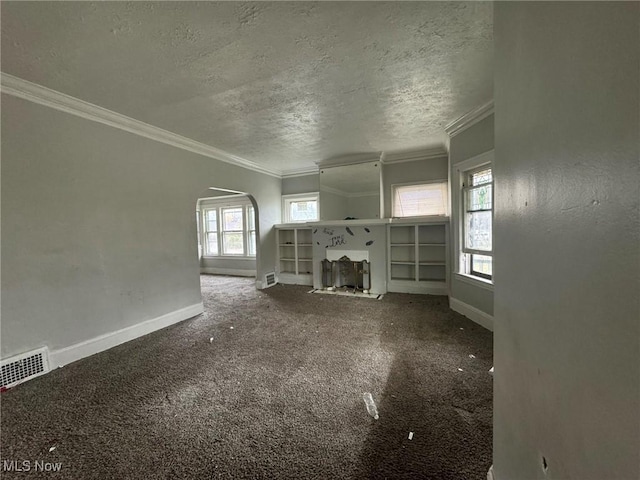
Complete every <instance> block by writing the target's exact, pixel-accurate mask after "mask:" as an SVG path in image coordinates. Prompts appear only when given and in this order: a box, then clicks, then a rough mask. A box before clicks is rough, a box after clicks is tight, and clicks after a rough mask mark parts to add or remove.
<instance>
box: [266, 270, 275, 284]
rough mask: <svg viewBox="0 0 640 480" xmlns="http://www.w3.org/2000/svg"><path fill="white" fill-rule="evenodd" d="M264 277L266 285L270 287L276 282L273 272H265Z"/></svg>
mask: <svg viewBox="0 0 640 480" xmlns="http://www.w3.org/2000/svg"><path fill="white" fill-rule="evenodd" d="M264 279H265V280H266V281H267V287H270V286H272V285H275V284H276V274H275V273H273V272H272V273H267V274H266V275H265V276H264Z"/></svg>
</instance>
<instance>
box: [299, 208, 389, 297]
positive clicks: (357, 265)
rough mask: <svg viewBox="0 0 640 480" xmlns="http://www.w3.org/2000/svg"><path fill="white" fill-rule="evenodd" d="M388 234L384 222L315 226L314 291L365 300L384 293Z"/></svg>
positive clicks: (348, 222) (356, 222) (385, 289)
mask: <svg viewBox="0 0 640 480" xmlns="http://www.w3.org/2000/svg"><path fill="white" fill-rule="evenodd" d="M386 233H387V229H386V226H385V223H384V221H382V220H377V221H374V220H366V221H365V220H345V221H342V222H341V221H335V222H331V223H329V222H326V223H325V222H323V223H320V224H317V225H316V226H314V227H313V230H312V243H313V247H312V248H313V288H314V291H315V292H317V293H338V294H344V295H351V296H356V297H366V298H378V297H379V296H381V295H383V294H385V293H386V292H387V266H386V253H387V246H386ZM372 272H373V276H372ZM364 291H368V293H364Z"/></svg>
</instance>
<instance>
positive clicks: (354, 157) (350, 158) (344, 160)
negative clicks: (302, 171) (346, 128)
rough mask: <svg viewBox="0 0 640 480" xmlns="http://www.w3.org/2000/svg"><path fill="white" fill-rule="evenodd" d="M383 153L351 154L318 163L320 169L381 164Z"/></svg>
mask: <svg viewBox="0 0 640 480" xmlns="http://www.w3.org/2000/svg"><path fill="white" fill-rule="evenodd" d="M382 157H383V152H366V153H350V154H347V155H340V156H337V157H332V158H328V159H326V160H322V161H320V162H318V167H319V169H323V168H330V167H343V166H345V165H356V164H358V163H367V162H380V161H381V159H382Z"/></svg>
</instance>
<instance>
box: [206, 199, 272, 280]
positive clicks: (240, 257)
mask: <svg viewBox="0 0 640 480" xmlns="http://www.w3.org/2000/svg"><path fill="white" fill-rule="evenodd" d="M258 219H259V210H258V205H257V202H256V200H255V198H254V197H253V196H252V195H251V194H250V193H248V192H241V191H237V190H230V189H226V188H222V187H209V188H208V189H207V190H206V191H205V192H202V193H201V194H200V195H199V196H198V199H197V201H196V225H197V238H198V262H199V267H200V273H201V274H208V275H230V276H242V277H253V278H254V279H255V278H256V274H257V265H258V264H259V258H260V241H259V238H260V231H259V228H260V227H259V221H258Z"/></svg>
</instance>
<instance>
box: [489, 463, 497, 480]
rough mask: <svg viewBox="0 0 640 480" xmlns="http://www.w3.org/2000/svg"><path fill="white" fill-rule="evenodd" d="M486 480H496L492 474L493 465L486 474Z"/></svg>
mask: <svg viewBox="0 0 640 480" xmlns="http://www.w3.org/2000/svg"><path fill="white" fill-rule="evenodd" d="M487 480H496V476H495V474H494V473H493V465H491V468H489V471H488V472H487Z"/></svg>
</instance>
